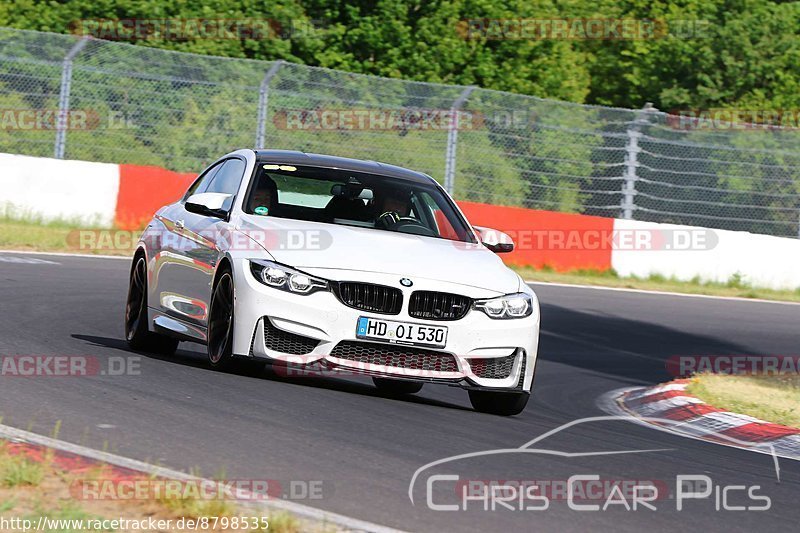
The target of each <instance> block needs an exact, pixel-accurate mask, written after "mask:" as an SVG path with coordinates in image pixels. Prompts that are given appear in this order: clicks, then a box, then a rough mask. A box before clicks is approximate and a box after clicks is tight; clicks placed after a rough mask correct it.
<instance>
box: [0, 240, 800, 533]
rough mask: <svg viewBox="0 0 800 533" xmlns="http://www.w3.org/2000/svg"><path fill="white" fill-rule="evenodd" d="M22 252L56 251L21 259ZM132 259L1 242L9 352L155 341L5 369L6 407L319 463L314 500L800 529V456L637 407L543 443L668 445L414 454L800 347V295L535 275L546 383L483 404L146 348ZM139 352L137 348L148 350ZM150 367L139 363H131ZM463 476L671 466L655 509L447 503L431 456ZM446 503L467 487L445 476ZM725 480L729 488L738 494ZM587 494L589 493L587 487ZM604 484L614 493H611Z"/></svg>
mask: <svg viewBox="0 0 800 533" xmlns="http://www.w3.org/2000/svg"><path fill="white" fill-rule="evenodd" d="M11 257H19V258H23V259H25V260H28V259H39V260H45V261H49V262H50V263H45V262H37V263H32V264H31V263H13V262H7V261H4V260H3V259H4V258H5V259H6V260H7V259H8V258H11ZM128 268H129V264H128V262H127V261H123V260H115V259H102V258H80V257H62V256H39V255H36V256H33V255H15V254H13V253H2V254H0V295H1V296H0V355H2V356H9V355H71V356H78V355H80V356H92V357H96V358H97V359H98V360H99V361H104V360H105V359H108V358H120V357H122V358H125V357H133V358H138V359H139V360H138V364H139V366H140V368H139V371H138V375H121V376H117V375H96V376H91V377H48V376H37V377H28V378H25V377H14V376H4V377H0V391H2V392H0V416H2V421H3V423H4V424H8V425H12V426H15V427H19V428H22V429H30V430H31V431H35V432H37V433H42V434H48V435H49V434H50V433H51V432H52V430H53V427H54V426H55V425H56V423H57V421H61V431H60V434H59V438H61V439H64V440H67V441H71V442H75V443H79V444H84V445H87V446H91V447H94V448H98V449H102V448H106V449H108V450H109V451H112V452H114V453H117V454H120V455H124V456H127V457H131V458H135V459H140V460H147V461H151V462H159V463H161V464H163V465H164V466H168V467H172V468H175V469H181V470H183V469H187V470H188V469H191V468H198V467H199V468H200V469H201V472H202V473H203V474H204V475H208V476H213V475H215V474H218V473H221V472H224V473H225V475H226V477H227V478H229V479H269V480H279V481H280V482H281V486H282V487H285V486H288V484H289V481H290V480H295V481H315V482H316V481H320V482H322V487H323V492H322V497H321V498H320V499H313V500H308V499H306V500H298V501H299V502H300V503H304V504H307V505H311V506H314V507H318V508H322V509H326V510H330V511H334V512H337V513H342V514H346V515H349V516H353V517H356V518H360V519H364V520H369V521H372V522H376V523H379V524H383V525H386V526H391V527H395V528H398V529H403V530H409V531H439V532H441V531H490V530H491V531H533V530H536V531H543V530H546V531H555V530H558V531H585V530H588V529H589V528H592V529H599V530H608V531H641V530H644V529H646V530H649V531H666V530H673V529H675V528H676V527H683V528H691V529H693V530H705V531H726V532H732V531H754V530H759V531H776V530H790V529H792V530H794V529H796V527H797V523H798V520H799V519H800V506H799V505H798V501H797V499H798V496H800V463H798V462H794V461H790V460H787V459H782V460H780V482H779V483H778V480H777V477H776V472H775V469H774V466H773V463H772V458H771V457H769V456H766V455H761V454H756V453H752V452H747V451H743V450H738V449H733V448H728V447H723V446H718V445H713V444H709V443H705V442H700V441H696V440H690V439H685V438H681V437H676V436H673V435H670V434H666V433H663V432H659V431H655V430H652V429H649V428H646V427H641V426H638V425H634V424H632V423H629V422H617V421H610V422H598V423H590V424H581V425H578V426H574V427H571V428H568V429H566V430H564V431H562V432H560V433H558V434H557V435H554V436H553V437H551V438H549V439H546V441H543V442H541V443H538V444H537V446H536V447H538V448H544V447H545V444H546V445H547V447H548V448H550V449H553V450H558V451H561V452H599V451H629V452H630V451H635V450H651V449H664V451H654V452H641V453H627V454H619V455H600V456H597V455H594V456H583V457H565V456H561V455H552V454H546V453H504V454H494V455H484V456H479V457H474V458H468V459H461V460H456V461H453V462H450V463H447V464H444V465H439V466H437V467H435V468H434V469H431V470H426V471H425V472H424V473H423V474H421V476H420V477H419V480H418V481H417V482H416V483H415V486H414V488H413V494H414V496H415V499H414V501H415V504H414V505H412V503H411V501H410V499H409V497H408V492H409V482H410V481H411V478H412V476H413V475H414V472H415V471H416V470H417V469H419V468H420V467H422V466H423V465H426V464H427V463H430V462H432V461H436V460H439V459H443V458H446V457H448V456H452V455H457V454H465V453H470V452H478V451H482V450H493V449H501V448H515V447H519V446H521V445H523V444H524V443H526V442H527V441H529V440H531V439H533V438H535V437H537V436H539V435H541V434H542V433H544V432H546V431H549V430H551V429H554V428H556V427H558V426H560V425H562V424H565V423H568V422H571V421H573V420H576V419H580V418H583V417H591V416H599V415H603V414H605V413H603V412H602V411H601V410H600V409H599V408H598V407H597V405H596V402H597V399H598V397H600V396H601V395H602V394H604V393H606V392H608V391H611V390H614V389H618V388H621V387H630V386H636V385H643V384H653V383H658V382H662V381H667V380H669V379H670V377H671V376H670V375H669V374H668V373H667V371H666V369H665V360H666V358H668V357H669V356H671V355H683V354H798V353H800V349H799V348H798V342H797V341H798V339H800V306H798V305H779V304H770V303H759V302H741V301H730V300H727V301H726V300H722V299H711V298H690V297H681V296H668V295H648V294H641V293H633V292H618V291H607V290H594V289H584V288H569V287H556V286H550V287H545V286H536V287H535V288H536V291H537V293H538V294H539V298H540V300H541V302H542V337H541V346H540V360H539V364H538V368H537V377H536V382H535V388H534V395H533V398H532V401H531V402H530V403H529V404H528V408H527V409H526V411H525V412H524V413H523V414H522V415H521V416H517V417H513V418H502V417H495V416H490V415H484V414H479V413H475V412H473V411H472V410H471V409H470V408H469V402H468V399H467V395H466V393H465V392H464V391H461V390H459V389H454V388H449V387H442V386H430V385H427V386H426V387H425V388H423V390H422V392H421V393H420V394H418V395H416V396H413V397H409V398H393V397H389V396H382V395H380V394H378V393H377V392H376V390H375V389H374V388H373V387H372V385H371V382H370V381H369V380H368V379H364V378H319V377H308V378H291V379H290V378H285V377H279V376H276V375H274V373H272V372H271V371H269V370H265V369H263V368H261V367H258V366H253V365H250V366H248V367H246V368H244V369H243V370H242V371H240V372H238V373H236V374H228V373H222V372H217V371H213V370H211V369H209V368H208V367H207V365H206V363H205V355H204V353H203V351H202V347H200V346H198V345H192V344H186V343H182V344H181V347H180V349H179V352H178V354H177V355H176V356H175V357H174V358H166V359H165V358H159V357H153V356H149V355H145V354H134V353H131V352H129V351H128V350H127V349H126V346H125V343H124V341H123V339H122V315H123V308H124V299H125V294H126V290H127V275H128ZM134 361H136V359H134ZM132 374H137V373H132ZM434 472H435V473H437V474H448V475H458V476H460V479H461V480H465V479H472V480H509V479H514V480H539V481H541V480H550V481H557V480H566V479H567V478H569V477H570V476H573V475H576V474H585V475H591V474H596V475H599V476H600V478H601V479H618V480H619V479H626V480H642V479H647V480H656V481H658V482H659V483H661V484H662V485H663V487H665V488H664V490H663V491H662V492H661V497H660V499H657V500H656V501H654V502H653V504H654V505H655V507H656V508H657V509H656V510H652V509H648V508H644V507H640V508H638V509H637V510H635V511H634V510H626V509H625V508H624V506H621V505H615V506H610V507H609V508H608V509H607V510H605V511H603V510H599V511H577V510H572V509H570V508H569V506H568V502H567V501H565V499H564V498H563V497H561V498H559V497H553V498H552V501H550V502H549V506H548V508H547V509H540V510H530V509H528V510H525V509H523V510H519V509H518V508H517V507H516V506H515V507H514V509H513V510H511V509H507V508H504V507H502V506H499V507H498V508H497V509H495V510H493V511H492V510H483V508H482V503H480V502H469V506H468V510H467V511H463V510H459V511H434V510H430V509H428V507H427V505H426V496H427V491H426V479H428V478H427V476H428V475H429V474H431V473H434ZM677 475H702V476H708V477H709V478H711V479H712V480H713V483H714V484H715V487H718V486H719V487H722V486H727V485H737V486H745V487H748V488H751V487H753V486H756V485H757V486H758V487H759V488H758V489H753V490H755V493H756V494H759V495H766V496H768V497H769V500H770V508H769V510H766V511H754V510H751V511H741V510H725V509H721V510H717V507H720V506H722V505H724V504H727V506H728V507H730V506H733V505H741V506H748V505H749V506H762V505H763V504H764V502H763V501H762V500H753V499H750V498H749V497H748V496H747V494H746V492H743V491H741V490H733V491H730V492H728V493H727V495H728V498H727V499H724V498H722V497H720V496H719V495H720V494H721V493H722V491H721V490H720V491H715V494H714V495H712V496H710V497H708V498H706V499H694V500H689V501H684V502H683V508H682V510H680V511H678V510H677V501H676V498H675V489H676V486H675V483H676V481H675V480H676V476H677ZM432 497H433V501H434V503H450V504H452V503H457V502H458V501H459V500H458V499H457V498H456V491H455V484H453V483H452V482H450V484H448V483H447V482H443V481H442V482H439V481H437V482H436V483H435V484H434V490H433V492H432ZM721 500H724V501H721ZM581 503H585V502H581ZM600 503H601V504H602V501H601V502H600Z"/></svg>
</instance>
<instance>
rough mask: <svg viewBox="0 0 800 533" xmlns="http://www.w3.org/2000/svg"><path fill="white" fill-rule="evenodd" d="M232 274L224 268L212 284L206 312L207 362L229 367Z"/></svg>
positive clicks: (230, 354) (231, 336)
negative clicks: (209, 305) (209, 306)
mask: <svg viewBox="0 0 800 533" xmlns="http://www.w3.org/2000/svg"><path fill="white" fill-rule="evenodd" d="M233 298H234V292H233V274H232V273H231V271H230V269H229V268H225V269H224V270H223V271H222V273H221V274H220V275H219V277H218V278H217V282H216V283H215V284H214V292H213V293H212V295H211V309H210V310H209V313H208V362H209V363H211V366H212V367H214V368H221V369H229V368H231V367H232V366H233V364H234V359H233Z"/></svg>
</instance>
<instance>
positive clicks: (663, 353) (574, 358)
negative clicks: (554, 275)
mask: <svg viewBox="0 0 800 533" xmlns="http://www.w3.org/2000/svg"><path fill="white" fill-rule="evenodd" d="M748 353H753V350H752V348H748V347H747V346H746V345H743V344H737V343H734V342H730V341H729V340H727V339H724V338H720V337H715V336H709V335H698V334H694V333H688V332H686V331H682V330H680V329H676V328H672V327H669V326H667V325H664V324H658V323H654V322H648V321H644V320H634V319H631V318H622V317H619V316H613V315H611V314H610V313H609V314H598V313H586V312H581V311H576V310H574V309H571V308H569V307H562V306H558V305H553V304H544V303H543V304H542V325H541V332H540V342H539V356H540V358H541V359H542V360H544V361H552V362H557V363H562V364H565V365H570V366H574V367H578V368H582V369H585V370H590V371H594V372H597V373H600V374H606V375H612V376H614V377H616V378H618V379H621V380H625V381H627V382H630V383H631V384H650V383H660V382H664V381H669V380H671V379H674V378H676V377H678V376H676V375H674V373H673V372H671V370H674V369H676V365H674V364H671V365H669V366H668V364H667V363H668V362H670V361H671V362H672V363H675V362H676V358H677V357H680V356H700V355H703V356H705V355H732V354H736V355H740V354H748Z"/></svg>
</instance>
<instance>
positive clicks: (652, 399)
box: [616, 379, 800, 460]
mask: <svg viewBox="0 0 800 533" xmlns="http://www.w3.org/2000/svg"><path fill="white" fill-rule="evenodd" d="M689 382H690V380H689V379H677V380H675V381H671V382H669V383H665V384H662V385H656V386H654V387H642V388H638V389H628V390H625V391H622V392H621V393H620V394H619V395H618V396H617V397H616V403H617V405H618V406H619V407H620V408H621V409H623V410H624V411H625V412H627V413H628V414H630V415H633V416H635V417H636V418H639V419H642V421H643V422H646V423H648V424H654V425H657V426H660V427H663V428H664V429H667V430H669V431H670V432H673V433H678V434H682V435H685V436H687V437H692V438H696V439H700V440H705V441H709V442H715V443H718V444H724V445H727V446H735V447H739V448H746V449H753V450H756V451H765V449H770V451H771V450H774V453H775V454H776V455H778V456H781V457H786V458H790V459H798V460H800V429H797V428H792V427H788V426H782V425H780V424H774V423H772V422H766V421H764V420H759V419H758V418H753V417H752V416H747V415H742V414H738V413H731V412H729V411H725V410H724V409H718V408H716V407H713V406H711V405H708V404H707V403H705V402H703V401H702V400H700V399H699V398H697V397H695V396H692V395H691V394H689V393H687V392H686V387H687V386H688V385H689Z"/></svg>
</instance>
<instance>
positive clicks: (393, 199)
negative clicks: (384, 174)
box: [376, 187, 411, 228]
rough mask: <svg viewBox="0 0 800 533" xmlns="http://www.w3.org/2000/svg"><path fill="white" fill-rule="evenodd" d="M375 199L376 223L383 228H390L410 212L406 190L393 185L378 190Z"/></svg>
mask: <svg viewBox="0 0 800 533" xmlns="http://www.w3.org/2000/svg"><path fill="white" fill-rule="evenodd" d="M376 192H377V191H376ZM376 200H377V201H376V205H377V206H378V208H377V213H379V215H378V218H377V219H376V223H377V224H378V225H379V226H381V227H383V228H390V227H391V226H393V225H395V224H397V222H399V221H400V219H401V218H403V217H407V216H409V214H410V213H411V202H410V200H409V192H408V191H404V190H402V189H397V188H394V187H392V188H386V189H383V190H381V191H380V195H379V197H378V198H377V199H376Z"/></svg>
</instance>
